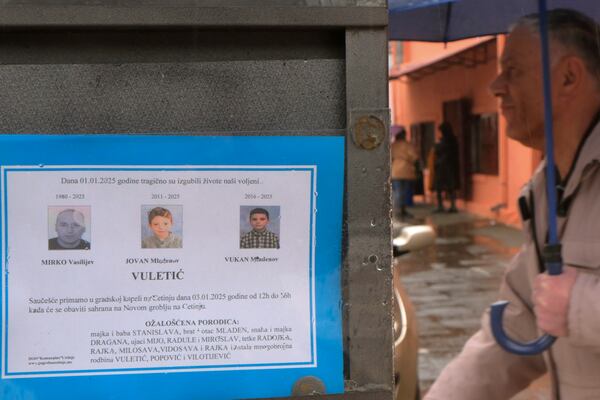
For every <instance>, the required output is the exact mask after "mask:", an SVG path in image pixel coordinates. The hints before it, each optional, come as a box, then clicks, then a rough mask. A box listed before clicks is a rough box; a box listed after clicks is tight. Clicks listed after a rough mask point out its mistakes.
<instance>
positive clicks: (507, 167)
mask: <svg viewBox="0 0 600 400" xmlns="http://www.w3.org/2000/svg"><path fill="white" fill-rule="evenodd" d="M503 46H504V37H503V36H497V37H493V36H492V37H482V38H474V39H467V40H462V41H458V42H454V43H448V44H447V45H444V44H440V43H423V42H390V107H391V110H392V124H394V125H401V126H403V127H404V128H405V129H406V131H407V132H408V138H409V140H410V141H411V142H413V143H415V145H416V146H417V147H418V149H419V152H420V156H421V165H422V166H423V168H424V171H423V172H424V181H425V187H426V195H425V197H426V199H427V200H428V201H432V200H433V198H434V196H432V193H431V189H430V187H429V186H430V185H429V184H428V183H429V181H430V179H429V178H430V171H429V169H430V168H427V167H428V166H427V156H428V153H429V151H430V149H431V148H432V146H433V144H434V141H435V140H436V138H437V137H438V135H439V132H438V131H437V127H438V125H439V124H440V123H441V122H442V121H444V120H446V121H448V122H450V123H451V125H452V127H453V130H454V133H455V134H456V136H457V138H458V141H459V148H460V159H461V162H460V163H461V165H460V177H461V188H460V190H459V203H458V204H459V206H461V207H462V208H463V209H466V210H467V211H469V212H473V213H475V214H479V215H482V216H486V217H491V218H496V219H497V220H499V221H501V222H504V223H508V224H511V225H518V224H519V214H518V207H517V200H518V196H519V193H520V190H521V188H522V186H523V185H524V184H525V183H526V182H527V180H528V179H529V177H530V176H531V175H532V173H533V171H534V170H535V168H536V167H537V165H538V164H539V162H540V160H541V155H540V153H539V152H538V151H534V150H531V149H528V148H526V147H524V146H522V145H521V144H519V143H517V142H515V141H513V140H510V139H508V137H507V136H506V130H505V121H504V119H503V118H502V117H501V116H500V110H499V106H498V102H497V100H496V98H495V97H494V96H493V95H492V94H491V92H490V90H489V85H490V83H491V82H492V80H493V79H494V78H495V77H496V75H497V73H498V68H499V67H498V58H499V55H500V54H501V52H502V48H503Z"/></svg>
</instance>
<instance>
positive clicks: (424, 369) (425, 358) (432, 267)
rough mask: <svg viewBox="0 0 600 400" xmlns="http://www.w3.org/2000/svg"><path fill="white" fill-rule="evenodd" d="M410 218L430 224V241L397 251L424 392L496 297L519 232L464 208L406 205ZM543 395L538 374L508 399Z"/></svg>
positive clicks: (545, 394)
mask: <svg viewBox="0 0 600 400" xmlns="http://www.w3.org/2000/svg"><path fill="white" fill-rule="evenodd" d="M411 213H413V214H414V216H415V219H414V220H413V221H411V222H415V223H427V224H430V225H432V226H433V227H434V228H435V230H436V234H437V238H436V242H435V244H434V245H433V246H431V247H429V248H427V249H423V250H421V251H418V252H413V253H409V254H406V255H404V256H401V257H397V258H396V260H395V262H396V263H397V264H398V267H399V270H400V271H401V274H402V282H403V284H404V286H405V288H406V290H407V291H408V293H409V295H410V297H411V300H412V302H413V303H414V305H415V309H416V313H417V320H418V324H419V340H420V346H419V378H420V384H421V389H422V391H423V392H426V390H427V389H428V388H429V387H430V386H431V384H432V383H433V381H434V380H435V378H436V377H437V376H438V375H439V373H440V372H441V370H442V369H443V368H444V366H445V365H446V364H447V363H448V362H449V361H450V360H451V359H452V358H453V357H454V356H456V355H457V354H458V353H459V352H460V350H461V348H462V346H463V345H464V343H465V342H466V340H467V339H468V338H469V337H470V336H471V335H472V334H473V333H474V332H475V331H477V329H478V328H479V325H480V317H481V314H482V312H483V311H484V310H485V308H487V307H489V305H490V304H491V303H493V302H494V301H495V300H496V296H497V292H498V287H499V283H500V279H501V277H502V274H503V272H504V269H505V268H506V266H507V265H508V263H509V261H510V259H511V257H512V256H513V255H514V254H515V253H516V252H517V251H518V248H519V246H520V245H521V243H522V241H523V236H522V233H521V232H520V231H519V230H517V229H514V228H511V227H508V226H506V225H502V224H496V223H495V222H494V221H492V220H489V219H482V218H477V217H475V216H474V215H471V214H467V213H458V214H433V213H431V210H430V209H429V208H427V207H416V208H413V209H411ZM547 398H548V389H547V382H546V380H545V379H541V380H540V381H538V382H536V383H535V384H533V385H532V387H531V388H530V389H529V390H527V391H525V392H523V393H521V394H519V395H517V396H516V397H514V398H513V400H526V399H527V400H530V399H533V400H543V399H547Z"/></svg>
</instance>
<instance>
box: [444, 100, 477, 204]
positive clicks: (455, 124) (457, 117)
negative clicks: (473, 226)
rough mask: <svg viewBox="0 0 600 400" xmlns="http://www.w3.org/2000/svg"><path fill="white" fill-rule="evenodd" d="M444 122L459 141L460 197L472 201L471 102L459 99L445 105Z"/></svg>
mask: <svg viewBox="0 0 600 400" xmlns="http://www.w3.org/2000/svg"><path fill="white" fill-rule="evenodd" d="M443 113H444V121H447V122H449V123H450V125H452V130H453V131H454V134H455V135H456V138H457V139H458V151H459V170H460V188H459V190H458V197H460V198H462V199H463V200H471V198H472V184H471V171H472V167H471V137H470V136H471V135H470V133H471V100H470V99H459V100H452V101H446V102H444V104H443Z"/></svg>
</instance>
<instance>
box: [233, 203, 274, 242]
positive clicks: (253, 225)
mask: <svg viewBox="0 0 600 400" xmlns="http://www.w3.org/2000/svg"><path fill="white" fill-rule="evenodd" d="M279 211H280V207H279V206H240V249H278V248H279V229H280V219H281V215H280V212H279Z"/></svg>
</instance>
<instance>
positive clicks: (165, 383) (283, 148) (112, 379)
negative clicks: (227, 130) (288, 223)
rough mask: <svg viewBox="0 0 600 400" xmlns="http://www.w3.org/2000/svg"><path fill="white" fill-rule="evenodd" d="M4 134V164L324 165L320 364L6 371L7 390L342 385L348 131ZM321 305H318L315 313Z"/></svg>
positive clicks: (237, 393) (207, 391)
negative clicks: (19, 375) (25, 374)
mask: <svg viewBox="0 0 600 400" xmlns="http://www.w3.org/2000/svg"><path fill="white" fill-rule="evenodd" d="M0 143H1V145H0V165H6V166H16V165H44V166H48V167H51V166H52V165H90V166H91V165H107V166H110V165H115V166H116V165H118V166H126V165H147V166H151V165H157V166H158V165H160V166H163V165H169V166H172V168H174V169H176V168H177V166H178V165H180V166H183V165H210V166H219V165H236V166H237V165H239V166H243V165H247V166H257V165H264V166H278V165H316V166H317V179H316V182H317V187H316V191H315V192H318V196H317V197H316V209H317V210H318V212H317V214H316V221H315V223H316V230H315V235H316V246H315V266H314V268H315V269H314V271H315V302H316V304H315V307H314V308H315V312H316V332H317V337H316V349H317V363H318V364H317V366H316V367H308V368H307V367H302V368H294V367H292V368H290V366H289V365H288V366H287V367H286V368H277V367H275V368H273V369H264V370H241V371H200V372H197V371H194V372H178V373H144V374H124V375H94V376H70V377H49V378H45V377H36V378H35V379H1V380H0V394H1V396H0V397H2V398H10V399H15V400H20V399H25V398H27V399H28V400H31V399H58V398H60V399H65V400H71V399H73V400H75V399H77V400H79V399H82V398H86V399H91V400H94V399H98V400H100V399H102V400H105V399H137V398H140V399H148V400H154V399H156V400H158V399H161V400H167V399H174V400H180V399H181V400H183V399H234V398H263V397H277V396H289V395H290V394H291V390H292V386H293V384H294V383H295V382H296V381H297V380H298V379H300V378H302V377H305V376H315V377H317V378H319V379H321V380H322V381H323V382H324V384H325V386H326V388H327V393H343V386H344V385H343V361H342V333H341V330H342V328H341V325H342V324H341V307H340V304H341V287H340V281H341V278H340V273H341V257H340V254H341V214H342V209H341V206H342V193H343V172H344V138H343V137H314V136H306V137H305V136H269V137H259V136H237V137H231V136H220V137H216V136H201V137H200V136H175V135H172V136H171V135H169V136H154V135H152V136H150V135H0ZM158 150H160V154H161V155H162V157H161V158H160V160H154V159H152V158H151V157H150V156H149V155H152V154H156V152H157V151H158ZM135 169H137V168H135ZM269 170H270V168H269ZM311 184H314V180H311ZM2 190H3V191H4V188H2ZM311 201H312V200H311ZM312 208H313V207H311V209H312ZM1 218H5V216H4V215H2V216H1ZM3 234H4V235H6V231H4V232H3ZM311 234H312V229H311ZM2 250H4V249H2ZM311 259H312V254H311ZM3 272H4V273H6V271H3ZM311 285H312V280H311ZM2 290H3V291H4V296H2V297H0V298H1V299H3V300H2V302H3V303H4V304H6V301H7V291H6V290H7V288H5V287H4V288H2ZM311 301H312V296H311ZM4 304H2V306H3V307H4ZM312 309H313V307H312V306H311V312H312ZM2 323H3V324H4V323H5V322H4V321H2ZM312 339H313V340H314V339H315V338H312ZM311 345H314V342H313V343H311ZM313 354H314V352H313ZM1 355H2V354H0V356H1ZM1 368H4V365H2V366H1ZM211 368H212V367H211ZM161 370H164V368H161ZM119 371H122V370H119ZM102 372H106V370H103V371H102Z"/></svg>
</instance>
